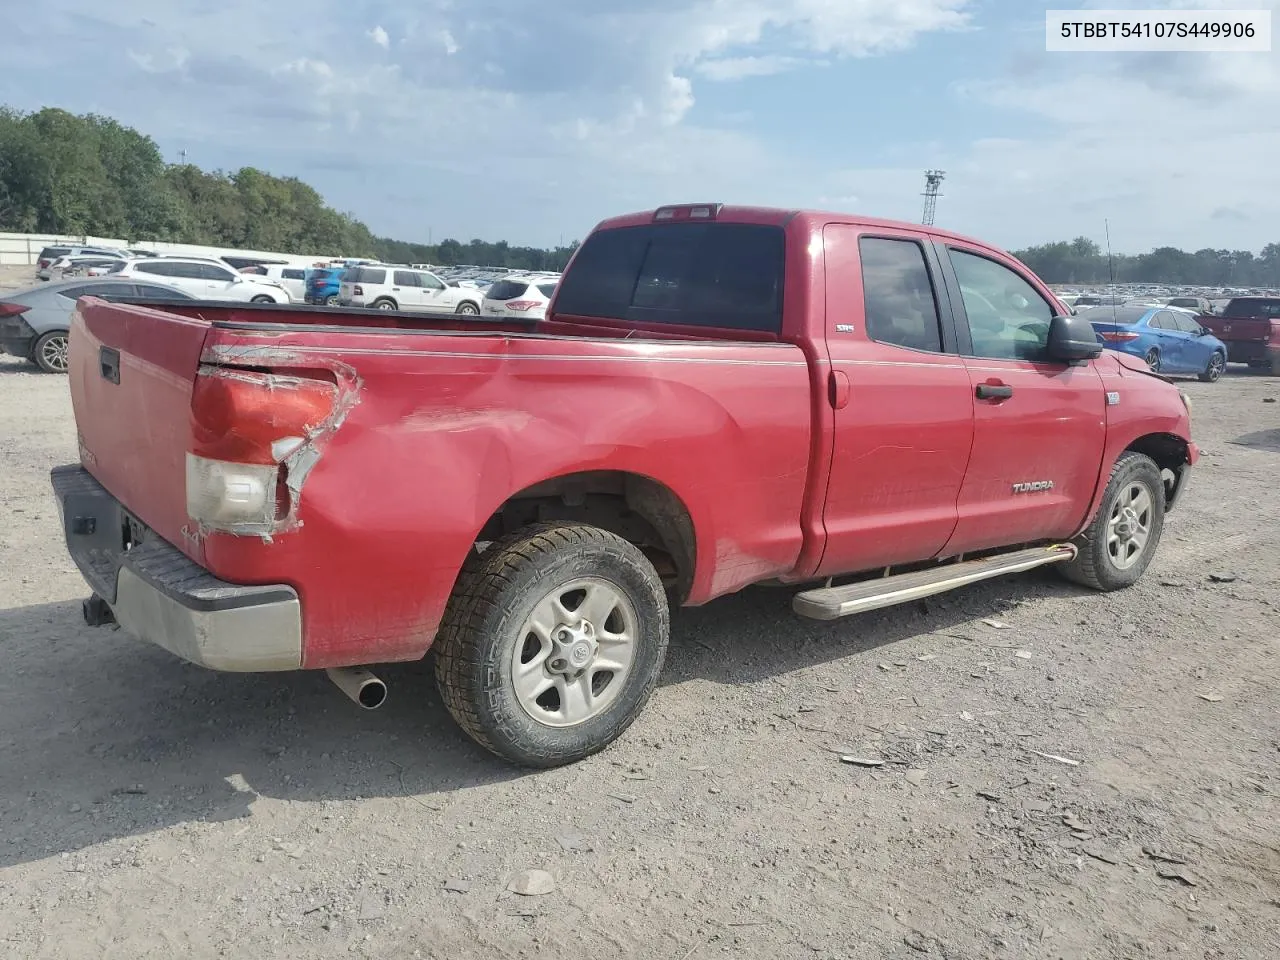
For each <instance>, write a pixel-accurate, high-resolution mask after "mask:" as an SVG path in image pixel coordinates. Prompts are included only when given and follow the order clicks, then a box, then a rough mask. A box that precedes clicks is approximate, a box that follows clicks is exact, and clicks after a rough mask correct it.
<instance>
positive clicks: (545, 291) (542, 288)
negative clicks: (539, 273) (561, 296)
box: [538, 283, 556, 297]
mask: <svg viewBox="0 0 1280 960" xmlns="http://www.w3.org/2000/svg"><path fill="white" fill-rule="evenodd" d="M538 292H539V293H540V294H542V295H543V296H544V297H550V296H551V295H552V294H553V293H555V292H556V285H555V284H554V283H540V284H538Z"/></svg>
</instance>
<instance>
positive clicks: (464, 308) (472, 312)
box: [458, 300, 480, 317]
mask: <svg viewBox="0 0 1280 960" xmlns="http://www.w3.org/2000/svg"><path fill="white" fill-rule="evenodd" d="M458 313H460V314H462V315H463V316H464V317H478V316H480V308H479V307H477V306H476V305H475V304H474V303H472V302H471V301H470V300H464V301H463V302H462V303H460V304H458Z"/></svg>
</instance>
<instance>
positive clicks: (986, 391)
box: [977, 383, 1013, 400]
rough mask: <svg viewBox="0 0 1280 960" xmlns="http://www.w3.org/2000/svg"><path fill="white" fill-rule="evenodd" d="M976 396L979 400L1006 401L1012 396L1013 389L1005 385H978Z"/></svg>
mask: <svg viewBox="0 0 1280 960" xmlns="http://www.w3.org/2000/svg"><path fill="white" fill-rule="evenodd" d="M977 394H978V399H979V400H1008V399H1009V398H1010V397H1012V396H1013V387H1011V386H1009V385H1008V384H1007V383H980V384H978V390H977Z"/></svg>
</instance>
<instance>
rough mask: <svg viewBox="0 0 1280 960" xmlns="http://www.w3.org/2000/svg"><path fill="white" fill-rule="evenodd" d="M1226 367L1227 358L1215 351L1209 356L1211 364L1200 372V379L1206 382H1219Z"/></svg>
mask: <svg viewBox="0 0 1280 960" xmlns="http://www.w3.org/2000/svg"><path fill="white" fill-rule="evenodd" d="M1226 368H1227V358H1226V357H1224V356H1223V355H1222V354H1221V353H1219V352H1216V351H1215V352H1214V354H1213V356H1212V357H1210V358H1209V365H1208V366H1207V367H1205V368H1204V372H1203V373H1201V374H1200V379H1201V380H1203V381H1204V382H1205V383H1217V382H1218V381H1219V380H1221V379H1222V371H1224V370H1225V369H1226Z"/></svg>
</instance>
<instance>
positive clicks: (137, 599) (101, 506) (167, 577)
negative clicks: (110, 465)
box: [50, 464, 302, 673]
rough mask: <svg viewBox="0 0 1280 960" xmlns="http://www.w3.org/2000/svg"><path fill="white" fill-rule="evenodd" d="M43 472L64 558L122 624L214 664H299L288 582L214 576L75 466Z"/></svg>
mask: <svg viewBox="0 0 1280 960" xmlns="http://www.w3.org/2000/svg"><path fill="white" fill-rule="evenodd" d="M50 479H51V481H52V483H53V490H54V495H55V497H56V498H57V501H58V510H59V512H60V513H61V515H62V526H63V533H64V535H65V537H66V541H67V550H68V552H69V553H70V554H71V559H72V560H74V561H75V564H76V566H77V567H78V568H79V569H80V572H81V574H83V576H84V578H85V580H86V581H87V582H88V583H89V586H90V587H92V588H93V590H94V592H95V593H96V594H98V595H99V596H100V597H102V599H103V600H104V601H106V603H107V605H108V606H109V607H110V608H111V612H112V613H113V614H114V615H115V619H116V622H117V623H119V624H120V626H122V627H124V628H125V629H126V630H128V631H129V632H130V633H132V634H135V635H136V636H138V637H139V638H140V639H142V640H146V641H147V642H149V643H154V644H156V645H157V646H160V647H163V648H164V649H165V650H168V651H169V652H170V653H172V654H175V655H176V656H179V657H182V658H183V659H184V660H189V661H190V662H192V663H195V664H198V665H200V666H202V667H208V668H209V669H211V670H226V671H232V672H237V673H250V672H259V671H261V672H266V671H279V670H297V669H299V668H300V667H301V666H302V606H301V604H300V602H299V600H298V594H297V592H296V591H295V590H294V589H293V588H292V587H289V586H285V585H265V586H241V585H238V584H233V583H227V582H226V581H224V580H219V579H218V578H217V577H215V576H214V575H213V574H211V573H210V572H209V571H207V570H205V569H204V568H203V567H201V566H200V565H199V564H197V563H195V562H194V561H192V560H191V559H190V558H188V557H187V556H186V554H184V553H183V552H182V551H181V550H179V549H178V548H177V547H174V546H173V545H172V544H170V543H168V542H166V541H165V540H163V539H161V538H160V537H158V536H157V535H156V534H155V533H153V532H152V531H150V530H148V529H146V528H145V527H144V526H143V525H142V524H140V523H139V522H138V520H137V519H136V518H135V517H133V516H131V515H130V514H129V512H128V511H127V510H126V509H125V508H124V506H123V505H122V504H121V503H120V501H119V500H117V499H116V498H115V497H113V496H112V495H111V494H110V493H108V492H107V490H106V488H104V487H103V486H102V485H101V484H100V483H98V481H97V480H95V479H94V478H93V476H92V475H91V474H90V473H89V472H88V471H87V470H85V469H84V468H83V467H81V466H80V465H79V464H73V465H70V466H65V467H55V468H54V469H53V471H52V473H51V475H50Z"/></svg>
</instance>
